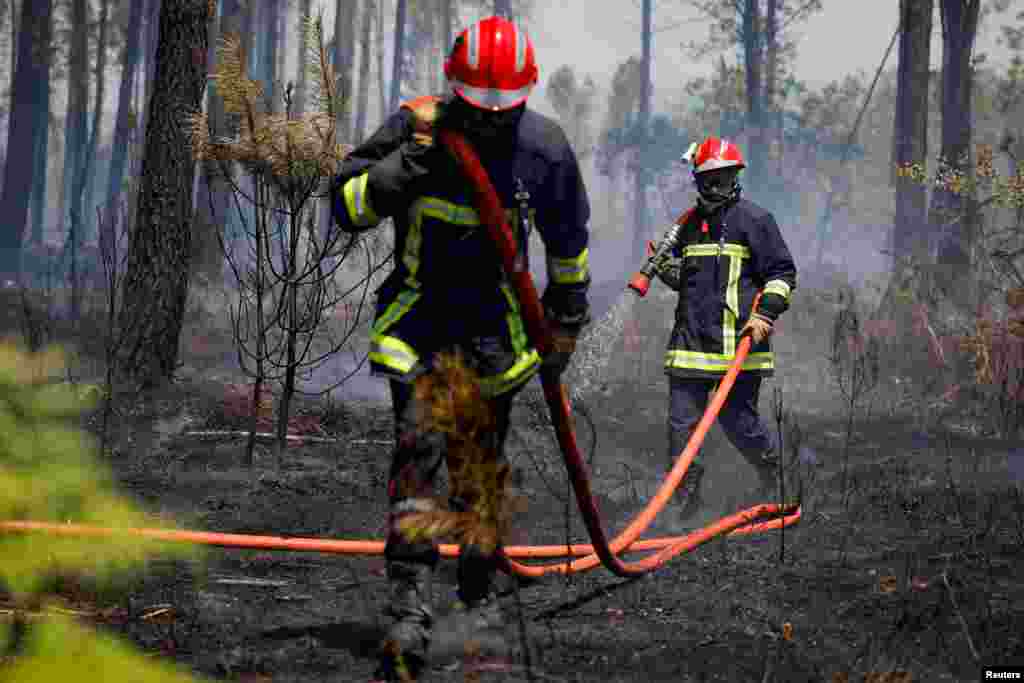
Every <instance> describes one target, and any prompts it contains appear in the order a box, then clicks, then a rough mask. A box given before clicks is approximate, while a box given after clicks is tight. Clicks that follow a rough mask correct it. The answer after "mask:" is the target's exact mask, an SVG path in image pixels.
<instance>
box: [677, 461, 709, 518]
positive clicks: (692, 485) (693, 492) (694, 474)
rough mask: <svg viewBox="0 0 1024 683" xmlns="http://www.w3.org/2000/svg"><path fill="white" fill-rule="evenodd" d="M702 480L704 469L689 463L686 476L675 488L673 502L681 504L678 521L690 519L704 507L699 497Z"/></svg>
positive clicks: (702, 500)
mask: <svg viewBox="0 0 1024 683" xmlns="http://www.w3.org/2000/svg"><path fill="white" fill-rule="evenodd" d="M703 480H704V467H703V466H701V465H698V464H697V463H695V462H693V463H690V467H689V469H687V470H686V475H685V476H684V477H683V480H682V481H681V482H679V486H678V487H677V488H676V491H675V497H674V500H676V501H678V502H679V503H680V504H681V506H682V507H681V509H680V511H679V519H680V521H684V520H687V519H690V518H691V517H693V516H694V515H696V514H697V512H698V511H700V509H701V507H703V505H704V499H703V498H702V497H701V482H702V481H703Z"/></svg>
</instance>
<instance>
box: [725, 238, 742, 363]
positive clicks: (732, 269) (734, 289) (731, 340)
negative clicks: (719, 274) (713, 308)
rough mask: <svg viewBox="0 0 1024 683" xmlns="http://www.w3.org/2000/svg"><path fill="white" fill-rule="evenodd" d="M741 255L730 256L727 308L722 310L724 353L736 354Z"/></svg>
mask: <svg viewBox="0 0 1024 683" xmlns="http://www.w3.org/2000/svg"><path fill="white" fill-rule="evenodd" d="M742 263H743V262H742V261H741V260H740V259H739V257H736V256H730V257H729V280H728V282H726V285H725V310H724V311H722V353H723V354H724V355H726V356H729V357H732V356H735V355H736V316H737V315H739V312H740V267H741V266H742Z"/></svg>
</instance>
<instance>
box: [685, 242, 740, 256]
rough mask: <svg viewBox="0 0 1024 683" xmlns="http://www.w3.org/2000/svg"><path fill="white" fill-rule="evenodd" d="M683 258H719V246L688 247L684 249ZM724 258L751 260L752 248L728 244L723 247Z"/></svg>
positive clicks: (697, 245) (699, 245)
mask: <svg viewBox="0 0 1024 683" xmlns="http://www.w3.org/2000/svg"><path fill="white" fill-rule="evenodd" d="M683 256H684V257H686V256H718V245H717V244H691V245H689V246H688V247H685V248H683ZM722 256H738V257H740V258H750V247H746V246H743V245H742V244H730V243H728V242H726V243H725V244H723V245H722Z"/></svg>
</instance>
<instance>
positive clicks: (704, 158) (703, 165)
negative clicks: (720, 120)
mask: <svg viewBox="0 0 1024 683" xmlns="http://www.w3.org/2000/svg"><path fill="white" fill-rule="evenodd" d="M684 158H688V159H689V161H690V162H691V163H692V164H693V172H694V173H704V172H705V171H714V170H716V169H719V168H733V167H735V168H746V166H747V165H746V164H744V163H743V155H742V154H740V148H739V147H737V146H736V145H735V144H733V143H731V142H729V141H728V140H720V139H719V138H715V137H710V138H707V139H706V140H704V142H702V143H700V146H699V147H697V148H696V149H695V150H694V149H693V147H691V148H690V152H687V156H686V157H684Z"/></svg>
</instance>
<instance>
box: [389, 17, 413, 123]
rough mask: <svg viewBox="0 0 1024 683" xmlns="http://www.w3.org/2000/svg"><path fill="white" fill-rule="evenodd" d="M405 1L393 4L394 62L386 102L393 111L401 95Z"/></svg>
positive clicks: (403, 61)
mask: <svg viewBox="0 0 1024 683" xmlns="http://www.w3.org/2000/svg"><path fill="white" fill-rule="evenodd" d="M407 5H408V2H407V0H397V2H396V3H395V49H394V60H393V61H392V66H391V98H390V99H389V100H388V109H389V110H390V111H394V110H395V109H397V108H398V100H399V98H400V97H401V95H402V65H403V64H404V63H405V29H406V26H405V24H406V21H405V16H406V9H407Z"/></svg>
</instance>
